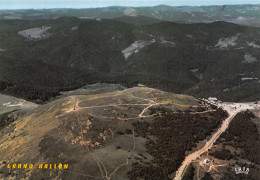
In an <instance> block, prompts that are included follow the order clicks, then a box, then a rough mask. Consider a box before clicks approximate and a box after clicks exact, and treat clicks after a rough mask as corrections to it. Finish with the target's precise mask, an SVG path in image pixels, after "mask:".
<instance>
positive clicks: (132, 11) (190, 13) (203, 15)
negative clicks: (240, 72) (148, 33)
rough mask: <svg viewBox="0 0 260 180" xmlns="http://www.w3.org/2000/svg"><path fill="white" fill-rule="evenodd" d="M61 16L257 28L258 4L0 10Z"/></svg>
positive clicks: (1, 14) (7, 15)
mask: <svg viewBox="0 0 260 180" xmlns="http://www.w3.org/2000/svg"><path fill="white" fill-rule="evenodd" d="M64 16H73V17H79V18H93V19H96V18H101V19H113V18H118V17H121V16H130V17H136V16H146V17H150V18H155V19H160V20H163V21H172V22H183V23H197V22H205V23H210V22H214V21H226V22H232V23H236V24H241V25H249V26H256V27H260V5H228V6H198V7H185V6H184V7H172V6H165V5H161V6H155V7H106V8H93V9H51V10H48V9H47V10H20V11H15V12H13V11H0V18H2V19H8V20H10V19H27V20H29V19H30V20H32V19H53V18H58V17H64Z"/></svg>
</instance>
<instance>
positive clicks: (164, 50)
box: [0, 16, 260, 101]
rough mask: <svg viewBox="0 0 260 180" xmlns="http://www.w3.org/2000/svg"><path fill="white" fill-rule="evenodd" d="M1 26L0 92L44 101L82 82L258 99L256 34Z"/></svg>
mask: <svg viewBox="0 0 260 180" xmlns="http://www.w3.org/2000/svg"><path fill="white" fill-rule="evenodd" d="M126 22H127V23H126ZM142 24H144V25H142ZM0 26H1V29H0V39H1V40H0V49H1V51H0V64H1V65H0V80H1V86H0V87H1V89H0V90H1V91H2V92H3V93H7V94H11V95H15V96H20V97H23V98H26V99H30V100H37V99H41V100H43V101H46V100H48V99H49V98H50V97H53V96H56V95H58V94H59V92H60V91H64V90H70V89H75V88H78V87H80V86H84V85H86V84H89V83H96V82H121V83H124V84H125V85H127V86H129V87H131V86H132V85H134V84H137V83H142V84H145V85H147V86H150V87H155V88H159V89H162V90H167V91H171V92H175V93H186V94H190V95H194V96H196V97H208V96H216V97H217V98H220V99H222V100H226V101H244V100H250V101H253V100H256V99H257V98H259V97H260V96H259V95H260V94H259V93H260V92H259V86H260V83H259V78H260V74H259V73H260V72H259V69H260V54H259V53H260V51H259V47H260V29H259V28H254V27H246V26H240V25H236V24H233V23H227V22H214V23H196V24H182V23H172V22H163V21H161V22H158V20H156V19H151V18H146V17H143V16H136V17H134V16H132V17H121V18H117V19H111V20H108V19H107V20H104V19H78V18H73V17H63V18H59V19H52V20H37V21H26V20H2V21H0Z"/></svg>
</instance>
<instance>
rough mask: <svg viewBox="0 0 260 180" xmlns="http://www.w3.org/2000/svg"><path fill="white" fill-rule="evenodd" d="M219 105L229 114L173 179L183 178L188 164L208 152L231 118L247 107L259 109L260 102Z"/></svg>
mask: <svg viewBox="0 0 260 180" xmlns="http://www.w3.org/2000/svg"><path fill="white" fill-rule="evenodd" d="M217 106H218V107H221V108H223V109H224V110H226V111H227V112H228V114H229V116H228V117H227V118H226V119H225V120H224V121H223V123H222V125H221V126H220V128H219V129H218V130H217V131H216V132H215V133H214V134H213V135H212V137H211V138H210V139H209V140H208V141H207V142H206V144H205V145H204V146H203V147H202V148H201V149H199V150H197V151H195V152H193V153H192V154H190V155H188V156H187V157H186V158H185V160H184V161H183V162H182V165H181V166H180V167H179V169H178V170H177V172H176V175H175V177H174V179H173V180H181V179H182V178H183V175H184V174H185V171H186V169H187V168H188V166H189V165H190V164H191V163H192V162H193V161H194V160H195V159H197V158H199V157H200V156H201V154H203V153H205V152H207V151H208V150H209V149H210V148H211V147H212V145H213V143H214V142H215V141H216V140H217V139H218V138H219V136H220V135H221V134H222V133H223V132H225V131H226V129H227V128H228V126H229V124H230V122H231V120H232V119H233V118H234V116H235V115H236V114H237V113H239V112H241V111H245V110H247V109H259V108H260V105H259V104H254V103H224V102H223V103H219V104H217Z"/></svg>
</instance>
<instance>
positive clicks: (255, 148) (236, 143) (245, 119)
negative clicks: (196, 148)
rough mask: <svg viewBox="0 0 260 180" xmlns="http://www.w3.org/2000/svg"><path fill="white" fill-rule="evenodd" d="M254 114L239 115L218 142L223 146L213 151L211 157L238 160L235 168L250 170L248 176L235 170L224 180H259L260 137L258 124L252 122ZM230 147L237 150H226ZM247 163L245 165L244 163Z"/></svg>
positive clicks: (230, 171)
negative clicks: (226, 147) (236, 172)
mask: <svg viewBox="0 0 260 180" xmlns="http://www.w3.org/2000/svg"><path fill="white" fill-rule="evenodd" d="M254 117H255V116H254V114H253V113H252V112H250V111H245V112H241V113H238V114H237V115H236V116H235V117H234V119H233V120H232V122H231V123H230V126H229V128H228V129H227V131H226V132H225V133H223V134H222V135H221V137H220V138H219V139H218V140H217V142H216V143H217V144H222V148H221V149H220V150H215V151H211V152H210V155H212V156H214V157H216V158H218V159H227V160H230V159H233V160H236V164H235V165H234V166H235V167H247V168H250V173H249V174H248V175H245V174H240V175H236V174H235V173H234V168H233V169H231V168H230V169H229V173H225V174H224V176H223V178H222V179H223V180H244V179H246V180H257V179H259V171H260V168H259V165H260V164H259V162H260V151H259V147H260V136H259V134H260V133H259V132H258V130H257V127H256V124H255V123H254V122H253V121H252V119H253V118H254ZM226 145H229V146H232V147H234V148H235V150H234V151H233V152H231V151H230V150H227V149H225V146H226ZM242 162H245V163H242Z"/></svg>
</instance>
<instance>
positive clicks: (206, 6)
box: [0, 3, 260, 11]
mask: <svg viewBox="0 0 260 180" xmlns="http://www.w3.org/2000/svg"><path fill="white" fill-rule="evenodd" d="M224 5H226V6H248V5H250V6H260V3H259V4H223V5H219V4H216V5H197V6H196V5H176V6H174V5H166V4H160V5H155V6H120V5H111V6H103V7H85V8H84V7H83V8H66V7H64V8H63V7H57V8H21V9H11V8H10V9H9V8H7V9H1V8H0V11H14V10H15V11H19V10H54V9H75V10H80V9H102V8H112V7H122V8H145V7H158V6H167V7H212V6H224Z"/></svg>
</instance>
